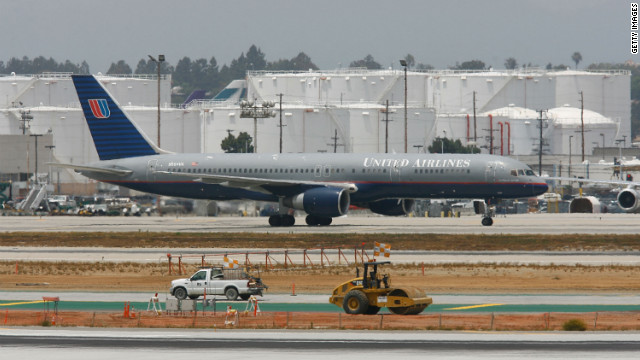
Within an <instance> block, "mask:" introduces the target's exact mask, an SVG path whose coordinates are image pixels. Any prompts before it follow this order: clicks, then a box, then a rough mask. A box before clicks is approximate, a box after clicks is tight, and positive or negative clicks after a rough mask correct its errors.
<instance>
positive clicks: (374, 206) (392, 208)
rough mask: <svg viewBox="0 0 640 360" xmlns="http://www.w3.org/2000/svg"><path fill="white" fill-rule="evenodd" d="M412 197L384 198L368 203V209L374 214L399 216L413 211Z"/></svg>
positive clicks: (413, 202)
mask: <svg viewBox="0 0 640 360" xmlns="http://www.w3.org/2000/svg"><path fill="white" fill-rule="evenodd" d="M414 205H415V200H413V199H385V200H379V201H374V202H371V203H369V209H370V210H371V211H373V212H374V213H376V214H380V215H389V216H400V215H407V214H409V213H411V212H412V211H413V206H414Z"/></svg>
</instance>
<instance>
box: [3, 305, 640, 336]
mask: <svg viewBox="0 0 640 360" xmlns="http://www.w3.org/2000/svg"><path fill="white" fill-rule="evenodd" d="M232 310H233V309H232ZM573 319H579V320H581V321H583V322H584V324H586V329H587V330H590V331H591V330H598V331H606V330H640V314H639V313H638V312H591V313H536V314H504V313H484V314H447V313H428V314H421V315H392V314H378V315H347V314H344V313H304V312H262V313H260V316H252V315H251V314H240V313H239V312H237V311H235V314H234V313H233V312H228V313H224V312H218V313H217V314H214V313H207V314H206V316H196V315H195V313H194V314H189V313H186V314H182V315H166V314H163V315H159V316H158V315H156V314H155V313H146V312H141V313H138V314H136V316H135V317H131V316H129V317H123V316H122V313H115V314H114V313H102V312H94V313H91V312H65V311H61V312H59V315H58V317H57V322H56V324H55V326H65V327H66V326H84V327H119V328H131V327H159V328H162V327H168V328H169V327H170V328H192V327H195V328H212V329H213V328H224V327H225V325H227V326H232V327H233V328H236V329H357V330H359V329H369V330H498V331H509V330H525V331H547V330H548V331H558V330H563V324H564V323H565V322H567V321H569V320H573ZM45 320H46V317H45V316H44V314H43V313H42V312H40V311H27V310H24V311H22V310H13V311H8V312H6V313H5V322H6V324H5V325H6V326H43V325H44V326H52V325H53V324H51V323H46V322H45ZM232 322H233V323H234V324H232ZM45 324H46V325H45Z"/></svg>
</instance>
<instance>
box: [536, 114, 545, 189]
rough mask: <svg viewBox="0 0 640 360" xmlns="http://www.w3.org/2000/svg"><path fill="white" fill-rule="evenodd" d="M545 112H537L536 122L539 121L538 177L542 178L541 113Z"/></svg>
mask: <svg viewBox="0 0 640 360" xmlns="http://www.w3.org/2000/svg"><path fill="white" fill-rule="evenodd" d="M543 111H546V110H538V112H539V113H540V118H539V119H538V121H540V125H539V126H540V139H539V142H540V144H539V147H538V176H542V112H543Z"/></svg>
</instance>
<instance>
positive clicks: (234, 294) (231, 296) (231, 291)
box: [224, 287, 238, 301]
mask: <svg viewBox="0 0 640 360" xmlns="http://www.w3.org/2000/svg"><path fill="white" fill-rule="evenodd" d="M224 296H226V297H227V300H229V301H234V300H235V299H237V298H238V290H236V288H232V287H230V288H228V289H227V290H225V291H224Z"/></svg>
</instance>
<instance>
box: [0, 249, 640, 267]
mask: <svg viewBox="0 0 640 360" xmlns="http://www.w3.org/2000/svg"><path fill="white" fill-rule="evenodd" d="M285 250H287V249H266V248H265V249H262V248H252V249H238V248H198V249H193V248H171V249H162V248H79V247H73V248H68V247H17V246H0V261H2V260H4V261H12V262H13V261H18V262H22V261H71V262H73V261H82V262H99V261H107V262H136V263H158V262H160V263H167V262H168V259H167V253H171V254H172V256H173V258H174V259H177V257H179V256H183V259H182V261H183V262H184V263H200V262H201V259H202V255H206V257H207V261H213V262H220V263H221V262H222V258H223V256H224V255H225V254H241V255H237V256H236V257H241V258H243V259H244V258H245V255H244V253H245V252H248V253H250V254H251V255H249V260H250V261H251V262H253V263H259V262H264V257H265V255H264V254H265V253H266V252H267V251H268V252H269V254H270V257H271V259H272V261H273V263H274V264H278V263H280V264H282V263H284V261H285V258H284V251H285ZM287 251H288V255H289V261H290V262H292V263H294V264H302V263H303V261H304V257H303V252H302V250H296V249H288V250H287ZM348 251H350V253H349V252H348ZM324 254H325V258H324V261H325V263H327V261H328V263H329V264H340V263H341V264H344V263H345V259H344V258H345V257H346V258H347V259H348V260H349V261H352V260H353V257H354V254H353V249H351V250H343V254H345V256H344V257H342V258H341V257H340V256H339V254H338V251H337V250H335V249H328V250H325V251H324ZM233 256H235V255H233ZM307 256H308V257H309V259H310V260H311V261H312V262H313V263H316V264H319V263H320V260H321V254H320V251H319V250H309V251H307ZM393 262H394V263H397V264H399V263H409V264H412V263H414V264H420V263H424V264H482V263H485V264H500V263H502V264H519V265H550V264H555V265H568V266H574V265H577V264H580V265H585V266H606V265H620V266H640V252H637V251H608V252H598V251H421V250H394V251H393Z"/></svg>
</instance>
